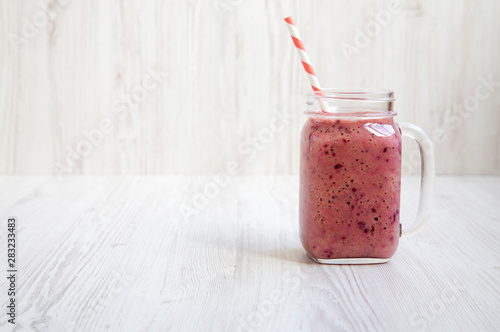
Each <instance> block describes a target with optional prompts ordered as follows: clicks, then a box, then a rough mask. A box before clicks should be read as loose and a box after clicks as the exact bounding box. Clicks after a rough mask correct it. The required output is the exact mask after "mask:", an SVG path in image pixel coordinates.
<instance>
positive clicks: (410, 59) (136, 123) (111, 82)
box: [0, 0, 500, 174]
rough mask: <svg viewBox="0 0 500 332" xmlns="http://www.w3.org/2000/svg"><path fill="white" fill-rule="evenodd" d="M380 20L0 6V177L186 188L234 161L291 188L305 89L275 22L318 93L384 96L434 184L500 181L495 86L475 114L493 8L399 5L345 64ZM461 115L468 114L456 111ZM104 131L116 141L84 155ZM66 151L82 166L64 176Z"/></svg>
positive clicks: (351, 8)
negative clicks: (346, 48)
mask: <svg viewBox="0 0 500 332" xmlns="http://www.w3.org/2000/svg"><path fill="white" fill-rule="evenodd" d="M389 6H390V2H389V1H348V0H344V1H328V0H316V1H299V0H293V1H290V0H286V1H285V0H283V1H265V0H251V1H250V0H215V1H214V0H208V1H202V0H190V1H173V0H170V1H142V0H123V1H97V0H93V1H83V0H51V1H50V2H47V1H1V2H0V37H1V39H0V173H3V174H25V173H44V174H46V173H56V172H62V173H64V172H66V173H68V172H71V173H76V174H95V173H104V174H122V173H145V174H156V173H174V174H192V173H209V172H218V171H221V170H223V169H224V168H225V167H226V165H227V164H228V163H229V162H231V161H237V162H239V167H238V171H239V172H240V173H242V174H248V173H270V174H279V173H285V174H287V173H289V174H294V173H297V172H298V142H299V137H298V136H299V132H300V127H301V125H302V123H303V121H304V116H303V115H302V110H303V109H304V102H305V98H304V93H305V92H306V91H307V89H308V85H307V81H306V78H305V76H304V73H303V72H302V69H301V68H300V65H299V62H298V60H297V57H296V54H295V53H294V50H293V48H292V44H291V41H290V37H289V36H288V33H287V31H286V28H285V26H284V23H283V20H282V19H283V17H284V16H287V15H293V16H294V18H295V20H296V22H297V25H299V28H300V29H301V33H302V37H303V39H304V40H305V44H306V47H307V48H308V50H309V52H310V55H311V58H312V61H313V63H314V65H315V68H316V72H317V73H318V76H319V77H320V80H321V81H322V84H323V86H331V87H385V88H391V89H394V90H395V91H396V97H397V104H396V105H397V110H398V112H399V116H398V121H400V122H403V121H405V122H406V121H409V122H413V123H416V124H418V125H420V126H421V127H423V128H424V129H425V130H426V131H427V132H429V133H430V134H431V136H433V137H434V138H436V137H438V138H441V139H440V140H439V143H436V154H437V170H438V172H439V173H444V174H500V133H499V131H498V127H499V125H500V114H499V111H500V86H496V87H493V88H491V87H490V88H489V90H488V89H487V88H486V87H480V88H479V89H480V92H481V93H482V94H481V99H484V100H477V99H474V98H475V97H474V96H475V93H476V88H477V87H478V85H480V84H481V82H480V79H481V78H483V79H485V80H488V79H489V77H491V79H492V80H493V81H495V82H499V81H500V21H499V20H498V15H499V14H500V1H496V0H490V1H480V2H478V1H468V0H459V1H457V0H441V1H430V0H428V1H419V0H404V1H403V0H401V12H396V13H394V14H390V16H389V19H388V24H387V25H386V26H384V27H382V28H381V29H380V31H379V34H378V35H376V36H373V37H371V38H370V42H369V44H368V45H366V46H365V47H360V48H359V49H358V51H359V52H358V53H357V54H353V55H352V57H351V61H348V60H347V59H346V57H345V56H344V55H343V53H342V51H341V47H340V45H341V44H342V43H347V44H351V45H354V46H356V44H355V41H354V38H355V34H356V29H358V28H359V29H361V30H365V28H366V27H367V24H368V27H371V28H373V29H375V28H376V27H373V26H372V25H370V22H372V21H374V19H375V16H376V14H377V13H380V11H381V10H384V9H387V8H388V7H389ZM44 12H48V14H44ZM47 16H50V17H49V19H48V20H45V18H46V17H47ZM357 46H363V45H360V44H359V43H358V44H357ZM150 72H156V73H157V74H159V75H160V78H159V84H157V86H154V85H155V84H154V83H155V81H152V80H150V78H149V77H148V75H150ZM145 78H146V85H147V87H149V89H148V90H145V89H143V88H141V86H142V85H143V80H144V79H145ZM144 91H145V93H144V94H142V95H141V94H139V93H140V92H144ZM124 96H129V97H131V100H132V103H131V104H130V105H129V106H124V105H123V104H120V102H119V101H120V100H121V99H122V98H123V97H124ZM117 101H118V103H117ZM464 101H465V102H470V103H471V105H473V102H474V101H478V105H477V108H476V109H473V110H472V111H471V112H469V111H463V110H460V108H457V109H454V105H463V103H464ZM133 104H137V105H136V106H135V107H133V106H134V105H133ZM473 106H474V105H473ZM469 109H471V108H469ZM453 112H462V113H453ZM280 114H282V115H280ZM283 114H289V115H288V119H287V120H286V121H287V124H286V126H285V128H284V129H283V130H282V131H280V132H275V133H273V136H272V139H270V137H269V129H266V128H270V123H271V122H272V121H273V120H272V119H273V117H275V116H281V117H283V116H284V115H283ZM460 114H462V115H460ZM106 119H107V120H106ZM102 121H105V123H104V125H109V124H111V125H112V129H113V130H112V132H108V133H102V140H101V141H100V140H99V137H98V136H94V143H91V142H89V141H88V139H86V138H85V135H84V131H88V130H95V129H98V128H100V125H101V122H102ZM106 121H108V123H106ZM259 134H260V139H259ZM266 135H267V136H266ZM443 135H444V136H445V137H442V136H443ZM256 138H257V142H256V144H257V145H255V146H253V145H251V144H250V142H251V141H255V139H256ZM262 140H264V141H265V143H267V144H261V143H262ZM75 149H80V150H79V151H80V153H81V154H85V156H82V155H77V156H76V157H75V156H73V157H74V158H73V159H72V160H70V161H69V162H67V160H66V159H67V158H68V156H71V152H69V151H71V150H75ZM260 149H262V150H260ZM253 152H255V156H254V155H253ZM410 158H411V157H410V156H409V155H408V153H407V154H406V157H405V159H407V160H408V159H410ZM406 165H407V166H406V171H415V170H416V169H417V167H414V166H413V167H412V166H411V163H408V162H407V163H406ZM408 165H409V166H408Z"/></svg>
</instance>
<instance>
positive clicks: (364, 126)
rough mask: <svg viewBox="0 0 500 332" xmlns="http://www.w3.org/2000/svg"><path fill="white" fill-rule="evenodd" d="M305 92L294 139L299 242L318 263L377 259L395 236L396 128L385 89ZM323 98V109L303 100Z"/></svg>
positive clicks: (391, 248)
mask: <svg viewBox="0 0 500 332" xmlns="http://www.w3.org/2000/svg"><path fill="white" fill-rule="evenodd" d="M324 92H325V96H324V97H320V96H316V95H313V94H311V95H309V97H310V98H309V102H308V104H309V106H310V107H309V110H308V111H307V112H306V115H307V117H308V118H307V121H306V123H305V124H304V127H303V129H302V134H301V142H300V192H299V196H300V197H299V210H300V212H299V216H300V239H301V242H302V245H303V247H304V248H305V250H306V252H307V253H308V255H309V256H310V257H311V258H312V259H313V260H315V261H318V262H322V263H334V264H335V263H341V262H342V261H344V262H347V263H356V260H358V262H361V261H365V262H375V263H376V262H385V261H387V260H388V259H389V258H390V257H391V256H392V255H393V254H394V252H395V251H396V249H397V246H398V241H399V236H400V223H399V206H400V188H401V133H400V131H399V128H398V127H397V126H396V125H395V123H394V119H393V118H394V116H395V114H396V113H395V112H393V111H392V103H393V100H394V99H393V95H392V92H390V91H378V92H349V91H348V92H346V91H342V92H340V91H324ZM317 98H323V100H326V101H327V102H328V106H329V109H328V112H323V111H321V109H319V108H318V107H315V103H314V101H311V99H317Z"/></svg>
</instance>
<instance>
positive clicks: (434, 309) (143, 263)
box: [0, 176, 500, 331]
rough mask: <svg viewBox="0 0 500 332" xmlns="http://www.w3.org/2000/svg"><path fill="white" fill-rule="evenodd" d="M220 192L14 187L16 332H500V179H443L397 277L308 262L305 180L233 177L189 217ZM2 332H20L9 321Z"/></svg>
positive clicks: (167, 185)
mask: <svg viewBox="0 0 500 332" xmlns="http://www.w3.org/2000/svg"><path fill="white" fill-rule="evenodd" d="M210 181H212V180H211V179H210V178H207V177H179V176H177V177H175V176H134V177H117V176H114V177H105V176H100V177H67V178H65V179H64V180H63V181H58V180H57V179H56V178H48V177H0V187H1V188H2V194H1V195H0V199H1V202H2V204H0V217H1V218H2V220H5V219H6V218H7V216H16V217H17V218H18V261H19V267H18V270H19V283H18V297H17V299H18V320H17V322H18V324H17V328H20V329H21V330H23V329H40V330H51V331H101V330H111V331H161V330H175V331H202V330H203V331H206V330H209V331H219V330H231V331H234V330H236V331H239V330H240V331H245V330H259V331H260V330H265V331H276V330H290V331H299V330H349V331H350V330H356V331H364V330H370V331H372V330H375V331H376V330H380V331H401V330H416V331H426V330H432V331H436V330H466V331H468V330H481V331H487V330H494V329H495V328H496V326H498V324H500V320H499V318H498V316H497V315H496V312H498V310H499V309H500V300H499V299H500V287H499V285H498V278H499V277H500V264H499V263H500V262H499V257H500V249H499V248H498V246H497V244H498V242H499V240H500V232H499V230H498V229H499V228H498V225H499V223H500V215H499V214H498V211H497V207H498V205H499V203H500V201H499V199H500V195H499V194H500V192H499V188H500V178H498V177H465V178H459V177H439V178H438V179H437V183H436V197H435V208H434V214H433V217H432V220H431V222H430V223H429V225H428V227H427V228H426V229H425V230H424V231H423V232H422V233H420V234H418V235H417V236H414V237H410V238H403V239H401V242H400V247H399V249H398V252H397V253H396V254H395V256H394V257H393V258H392V259H391V261H390V262H389V263H387V264H382V265H367V266H325V265H319V264H316V263H314V262H312V261H311V260H309V259H308V258H307V257H306V255H305V253H304V251H303V249H302V247H301V245H300V241H299V238H298V222H297V219H298V180H297V177H294V176H281V177H267V176H246V177H234V178H232V179H231V181H230V183H229V185H228V186H227V187H225V188H223V189H222V190H221V191H220V192H219V193H218V194H217V195H215V197H214V198H212V199H210V201H209V205H208V206H207V207H206V208H204V209H201V210H200V212H199V214H196V215H193V216H192V217H191V218H189V219H187V220H186V219H184V218H183V216H182V213H181V209H180V206H181V204H182V203H184V202H186V201H187V200H188V199H189V198H190V197H192V195H194V194H196V193H197V192H198V191H199V190H203V188H205V187H206V185H207V183H209V182H210ZM418 185H419V180H418V178H415V177H405V178H404V179H403V186H404V188H405V190H404V191H403V195H402V208H401V209H402V213H405V214H403V215H402V218H403V222H406V221H407V220H408V219H409V218H411V215H412V214H413V213H415V211H416V206H417V200H416V199H415V198H416V197H418V196H417V195H418ZM5 193H9V194H8V195H6V194H5ZM405 211H406V212H405ZM2 234H5V232H2ZM0 240H1V242H2V243H5V242H4V241H5V237H2V238H1V239H0ZM6 286H7V285H6V279H5V278H3V279H2V281H1V282H0V287H2V288H3V289H6ZM3 298H4V300H5V298H6V297H5V296H3ZM0 329H2V330H4V329H5V330H11V329H10V324H7V323H6V319H5V317H3V319H2V320H0Z"/></svg>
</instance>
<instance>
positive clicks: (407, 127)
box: [399, 123, 434, 236]
mask: <svg viewBox="0 0 500 332" xmlns="http://www.w3.org/2000/svg"><path fill="white" fill-rule="evenodd" d="M399 128H400V129H401V134H402V135H403V136H408V137H411V138H413V139H414V140H415V141H416V142H417V144H418V147H419V150H420V158H421V161H422V172H421V179H420V199H419V203H418V212H417V216H416V217H415V220H414V221H413V222H412V223H411V224H408V225H403V226H402V227H403V228H402V231H401V236H410V235H415V234H417V233H418V232H420V231H421V230H422V228H424V226H425V224H427V222H428V221H429V218H430V216H431V210H432V196H433V188H434V147H433V146H432V140H431V138H430V137H429V135H427V134H426V133H425V131H423V129H422V128H420V127H418V126H416V125H414V124H411V123H400V124H399Z"/></svg>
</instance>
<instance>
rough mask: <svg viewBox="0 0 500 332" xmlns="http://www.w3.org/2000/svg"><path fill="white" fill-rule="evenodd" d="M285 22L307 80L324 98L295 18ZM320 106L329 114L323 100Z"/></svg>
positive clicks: (289, 17)
mask: <svg viewBox="0 0 500 332" xmlns="http://www.w3.org/2000/svg"><path fill="white" fill-rule="evenodd" d="M285 22H286V23H287V25H286V26H287V27H288V31H290V35H291V36H292V40H293V43H294V45H295V48H296V49H297V53H298V54H299V58H300V61H301V62H302V66H303V67H304V70H305V71H306V73H307V78H308V79H309V83H311V87H312V89H313V91H314V92H315V93H316V94H317V95H319V96H324V94H323V92H322V91H321V86H320V85H319V81H318V78H317V77H316V73H315V72H314V69H313V67H312V65H311V60H309V56H308V55H307V52H306V49H305V48H304V44H303V43H302V39H301V38H300V35H299V30H297V27H296V26H295V23H294V22H293V18H292V17H291V16H288V17H287V18H285ZM319 104H320V107H321V111H322V112H323V113H328V104H327V103H326V102H325V101H324V100H321V99H319Z"/></svg>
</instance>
